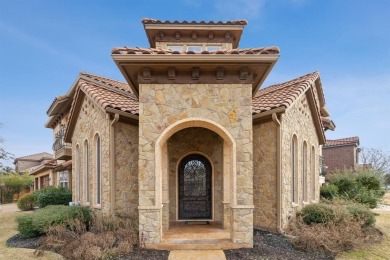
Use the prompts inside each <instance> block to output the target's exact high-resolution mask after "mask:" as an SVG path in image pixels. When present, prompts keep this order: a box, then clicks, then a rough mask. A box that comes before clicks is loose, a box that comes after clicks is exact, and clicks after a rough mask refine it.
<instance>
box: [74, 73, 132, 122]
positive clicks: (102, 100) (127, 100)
mask: <svg viewBox="0 0 390 260" xmlns="http://www.w3.org/2000/svg"><path fill="white" fill-rule="evenodd" d="M80 88H81V90H82V91H83V92H84V93H85V94H86V95H87V96H89V97H90V98H91V99H92V100H94V101H95V102H96V103H97V104H99V105H100V106H101V108H103V109H106V108H108V107H110V108H114V109H117V110H121V111H123V112H128V113H131V114H134V115H138V108H139V103H138V100H137V99H136V98H135V97H134V96H133V95H132V94H128V95H124V94H123V93H120V92H115V91H113V90H110V89H105V88H103V87H101V86H99V85H97V84H94V83H92V82H88V81H84V80H80Z"/></svg>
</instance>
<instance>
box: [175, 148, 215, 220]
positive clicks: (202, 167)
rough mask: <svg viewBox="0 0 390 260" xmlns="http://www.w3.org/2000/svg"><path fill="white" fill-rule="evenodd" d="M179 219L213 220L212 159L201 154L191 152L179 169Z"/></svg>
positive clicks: (181, 162) (182, 161)
mask: <svg viewBox="0 0 390 260" xmlns="http://www.w3.org/2000/svg"><path fill="white" fill-rule="evenodd" d="M177 179H178V191H177V193H178V208H177V211H178V220H188V221H191V220H212V219H213V214H212V212H213V211H212V209H213V197H212V195H213V189H212V185H213V183H212V168H211V163H210V161H209V160H208V159H207V158H206V157H205V156H203V155H201V154H196V153H193V154H189V155H187V156H186V157H184V158H183V159H182V160H181V161H180V163H179V169H178V176H177Z"/></svg>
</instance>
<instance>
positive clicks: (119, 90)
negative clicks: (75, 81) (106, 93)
mask: <svg viewBox="0 0 390 260" xmlns="http://www.w3.org/2000/svg"><path fill="white" fill-rule="evenodd" d="M80 74H81V73H80ZM84 75H85V74H84ZM98 77H100V76H98ZM107 80H112V79H108V78H107ZM118 82H119V81H118ZM80 83H87V84H89V83H91V84H94V85H95V86H96V85H97V86H100V87H102V88H105V89H108V90H110V91H114V92H116V93H118V94H121V95H124V96H127V97H130V98H132V99H136V97H135V96H134V94H133V93H132V92H130V91H126V90H124V89H122V88H118V87H117V86H114V85H112V84H108V83H106V82H102V81H100V80H98V79H95V78H81V79H80ZM123 84H126V83H123ZM126 85H127V84H126ZM127 86H128V85H127Z"/></svg>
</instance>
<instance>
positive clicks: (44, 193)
mask: <svg viewBox="0 0 390 260" xmlns="http://www.w3.org/2000/svg"><path fill="white" fill-rule="evenodd" d="M35 196H36V202H37V206H38V207H40V208H44V207H46V206H48V205H69V202H71V201H72V192H70V190H69V189H67V188H64V187H58V188H57V187H51V186H50V187H46V188H43V189H40V190H38V191H36V192H35Z"/></svg>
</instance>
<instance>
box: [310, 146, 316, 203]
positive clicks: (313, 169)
mask: <svg viewBox="0 0 390 260" xmlns="http://www.w3.org/2000/svg"><path fill="white" fill-rule="evenodd" d="M315 158H316V154H315V149H314V146H312V147H311V159H310V172H311V199H312V200H315V199H316V176H317V174H316V159H315Z"/></svg>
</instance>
